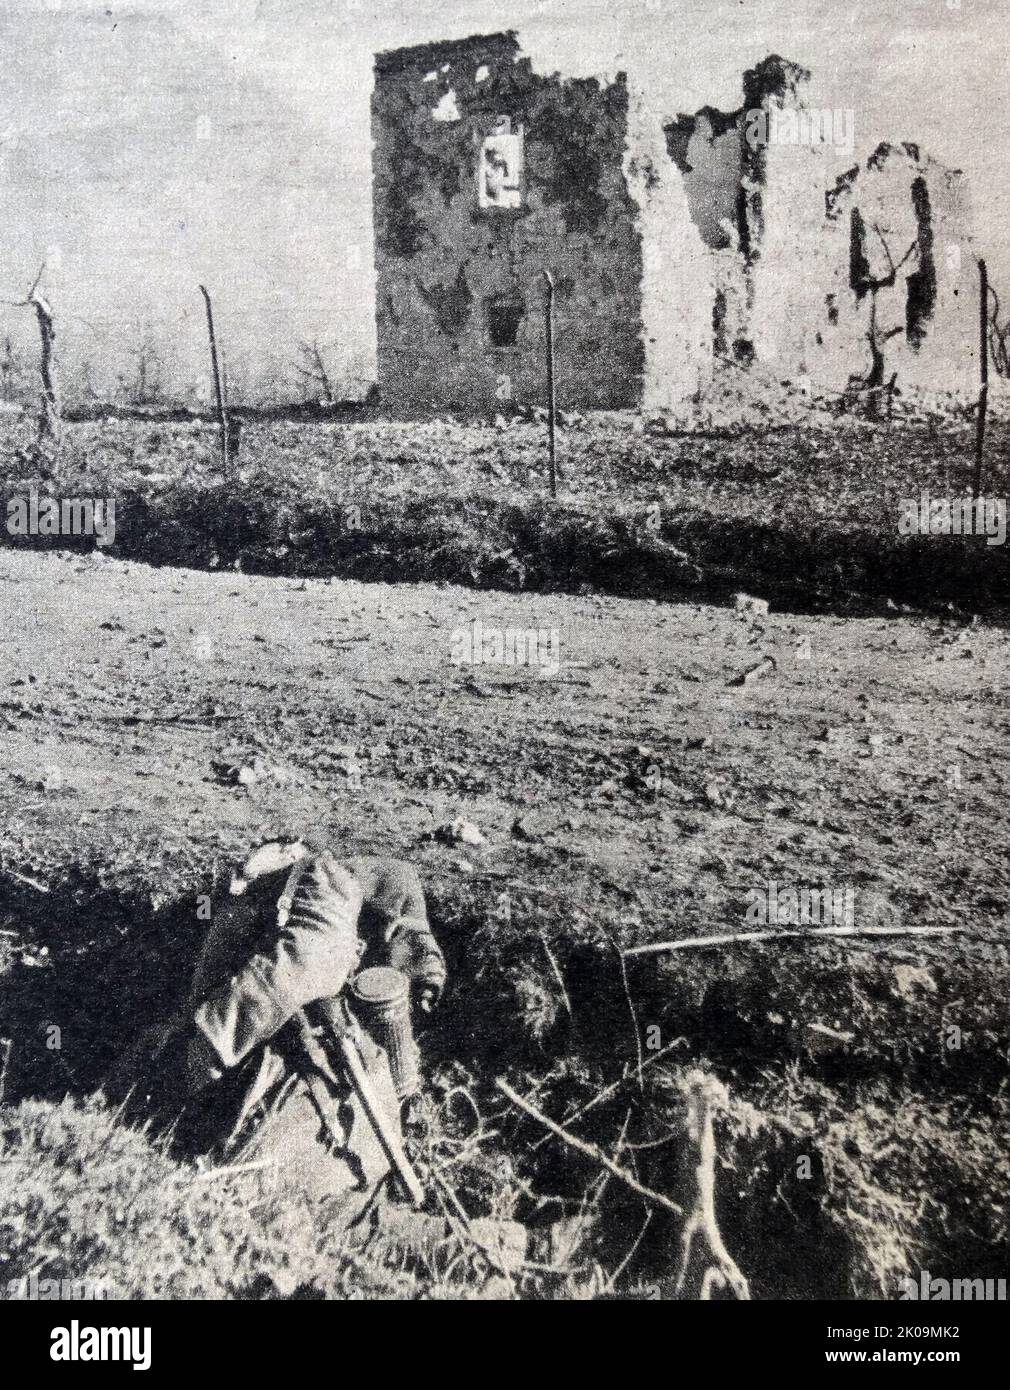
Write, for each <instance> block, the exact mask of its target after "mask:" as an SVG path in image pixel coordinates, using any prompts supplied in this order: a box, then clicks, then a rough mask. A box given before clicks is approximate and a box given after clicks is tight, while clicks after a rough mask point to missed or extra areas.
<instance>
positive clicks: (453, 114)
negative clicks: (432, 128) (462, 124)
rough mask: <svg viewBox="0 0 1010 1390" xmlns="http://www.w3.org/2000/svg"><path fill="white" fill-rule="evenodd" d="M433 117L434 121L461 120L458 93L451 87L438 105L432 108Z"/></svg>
mask: <svg viewBox="0 0 1010 1390" xmlns="http://www.w3.org/2000/svg"><path fill="white" fill-rule="evenodd" d="M431 119H432V120H433V121H458V120H459V107H458V106H457V105H456V93H455V92H454V91H453V90H452V88H451V87H450V88H449V90H448V91H447V92H446V94H445V96H444V97H443V98H442V100H441V101H440V102H439V103H438V105H437V106H436V107H434V108H433V109H432V113H431Z"/></svg>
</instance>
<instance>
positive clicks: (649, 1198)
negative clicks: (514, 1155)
mask: <svg viewBox="0 0 1010 1390" xmlns="http://www.w3.org/2000/svg"><path fill="white" fill-rule="evenodd" d="M495 1085H496V1086H497V1087H498V1089H499V1091H501V1093H502V1095H503V1096H505V1097H506V1099H507V1100H510V1101H511V1102H512V1104H513V1105H515V1106H517V1107H518V1108H519V1109H520V1110H522V1111H524V1112H525V1113H526V1114H527V1115H529V1116H530V1118H531V1119H533V1120H536V1122H537V1123H538V1124H541V1125H543V1126H544V1128H545V1129H549V1130H550V1132H551V1133H552V1134H553V1135H555V1136H556V1137H557V1138H558V1139H560V1140H561V1141H562V1143H564V1144H567V1145H568V1147H569V1148H570V1149H575V1150H576V1151H577V1152H578V1153H580V1154H584V1155H585V1157H586V1158H590V1159H592V1160H593V1162H594V1163H598V1164H599V1165H600V1167H601V1168H606V1170H607V1172H608V1173H611V1174H613V1176H614V1177H615V1178H617V1180H618V1182H623V1183H624V1185H625V1187H629V1188H630V1189H631V1191H632V1192H634V1193H636V1194H637V1195H638V1196H639V1197H641V1198H642V1200H643V1202H648V1203H649V1204H650V1205H651V1206H654V1207H659V1208H660V1209H661V1210H662V1211H666V1212H670V1213H671V1215H673V1216H683V1215H684V1209H683V1207H681V1206H678V1205H677V1203H676V1202H671V1200H670V1198H669V1197H664V1196H663V1194H662V1193H661V1192H653V1190H652V1189H651V1188H649V1187H645V1186H644V1185H643V1184H642V1183H640V1182H639V1181H638V1179H637V1178H636V1177H635V1176H634V1175H633V1174H632V1173H629V1172H628V1171H627V1169H625V1168H622V1167H621V1166H620V1165H619V1164H617V1163H615V1162H614V1160H613V1159H612V1158H610V1157H609V1156H608V1155H607V1154H605V1153H604V1152H603V1150H602V1149H599V1148H597V1147H596V1145H595V1144H590V1143H587V1141H586V1140H585V1139H579V1138H578V1137H577V1136H576V1135H574V1134H569V1133H568V1131H567V1130H565V1129H562V1128H561V1126H560V1125H559V1124H555V1123H554V1121H553V1120H551V1119H548V1117H547V1116H546V1115H545V1114H544V1113H543V1112H542V1111H540V1110H538V1109H537V1108H536V1106H535V1105H532V1104H531V1103H530V1102H529V1101H528V1100H524V1099H523V1097H522V1096H520V1095H518V1094H517V1093H516V1092H515V1091H513V1089H512V1087H511V1086H510V1085H508V1083H507V1082H505V1081H503V1080H502V1079H501V1077H499V1078H498V1080H497V1081H496V1082H495Z"/></svg>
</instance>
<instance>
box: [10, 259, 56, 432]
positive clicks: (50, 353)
mask: <svg viewBox="0 0 1010 1390" xmlns="http://www.w3.org/2000/svg"><path fill="white" fill-rule="evenodd" d="M45 268H46V267H45V262H44V261H43V263H42V265H41V266H40V267H39V273H38V274H37V275H36V277H35V279H34V280H33V281H32V287H31V289H30V290H29V291H28V294H27V295H26V296H25V298H24V299H8V300H5V301H4V303H6V304H8V305H9V306H10V307H11V308H14V309H32V310H34V313H35V319H36V322H37V323H38V328H39V340H40V350H39V382H40V385H41V392H40V396H39V419H38V433H37V446H38V448H39V450H40V452H42V453H45V454H49V455H52V454H55V452H56V450H57V449H58V448H59V444H60V437H61V434H62V420H61V417H60V396H59V379H58V375H57V370H56V351H55V348H56V325H55V322H54V319H53V311H52V308H51V306H50V304H49V301H48V300H46V299H45V298H44V297H43V296H42V294H41V293H40V292H39V284H40V282H41V280H42V276H43V273H44V272H45Z"/></svg>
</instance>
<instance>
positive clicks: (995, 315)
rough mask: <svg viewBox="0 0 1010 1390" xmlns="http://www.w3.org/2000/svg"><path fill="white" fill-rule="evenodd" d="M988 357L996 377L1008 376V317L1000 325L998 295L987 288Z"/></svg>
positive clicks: (1009, 372)
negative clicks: (988, 306) (988, 304)
mask: <svg viewBox="0 0 1010 1390" xmlns="http://www.w3.org/2000/svg"><path fill="white" fill-rule="evenodd" d="M989 296H990V298H989V303H990V306H991V307H990V310H989V355H990V358H991V359H992V365H993V370H994V371H995V372H996V374H997V375H998V376H1010V315H1008V316H1007V317H1006V318H1005V319H1004V320H1003V322H1002V323H1000V302H999V295H998V294H997V293H996V291H995V290H994V289H993V287H992V285H990V286H989Z"/></svg>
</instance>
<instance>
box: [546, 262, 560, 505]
mask: <svg viewBox="0 0 1010 1390" xmlns="http://www.w3.org/2000/svg"><path fill="white" fill-rule="evenodd" d="M544 280H545V281H546V282H547V299H546V302H545V304H544V327H545V329H546V337H547V441H548V447H549V449H550V469H551V472H550V478H551V496H552V497H557V495H558V461H557V440H556V434H557V413H558V411H557V395H556V392H555V389H554V278H553V276H552V275H551V273H550V271H547V270H545V271H544Z"/></svg>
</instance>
